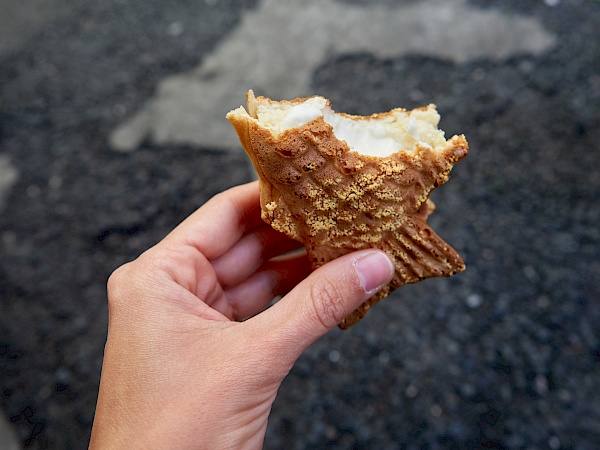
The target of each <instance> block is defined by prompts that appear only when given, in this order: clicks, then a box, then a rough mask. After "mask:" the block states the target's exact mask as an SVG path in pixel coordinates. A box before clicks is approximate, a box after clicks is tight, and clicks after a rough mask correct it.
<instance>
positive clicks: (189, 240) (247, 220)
mask: <svg viewBox="0 0 600 450" xmlns="http://www.w3.org/2000/svg"><path fill="white" fill-rule="evenodd" d="M259 197H260V194H259V189H258V181H254V182H251V183H247V184H243V185H240V186H236V187H233V188H231V189H228V190H226V191H223V192H221V193H219V194H217V195H215V196H214V197H213V198H212V199H210V200H209V201H208V202H206V203H205V204H204V205H203V206H201V207H200V208H199V209H197V210H196V211H195V212H194V213H192V214H191V215H190V216H189V217H188V218H187V219H185V220H184V221H183V222H181V224H179V225H178V226H177V227H176V228H175V229H174V230H173V231H172V232H171V233H170V234H169V235H168V236H167V237H166V238H165V241H167V242H170V243H174V244H176V245H186V246H191V247H193V248H195V249H196V250H198V251H199V252H200V253H202V254H203V255H204V256H205V257H206V258H207V259H209V260H210V259H214V258H217V257H218V256H221V255H222V254H223V253H225V252H226V251H227V250H229V249H230V248H231V247H232V246H233V245H234V244H235V243H236V242H237V241H238V240H239V239H240V238H241V237H242V236H243V235H244V234H245V233H247V232H248V231H250V230H252V229H253V228H256V227H257V226H259V225H262V224H263V223H264V222H263V221H262V219H261V218H260V198H259Z"/></svg>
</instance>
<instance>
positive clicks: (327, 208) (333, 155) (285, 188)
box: [227, 93, 468, 329]
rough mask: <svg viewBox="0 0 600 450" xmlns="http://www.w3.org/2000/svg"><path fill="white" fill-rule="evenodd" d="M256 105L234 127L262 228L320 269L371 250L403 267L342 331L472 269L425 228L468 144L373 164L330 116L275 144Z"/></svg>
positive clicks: (454, 141)
mask: <svg viewBox="0 0 600 450" xmlns="http://www.w3.org/2000/svg"><path fill="white" fill-rule="evenodd" d="M257 101H260V98H259V100H256V99H254V96H253V94H251V93H249V96H248V108H249V110H250V111H251V112H252V113H251V115H247V114H245V111H243V110H236V111H232V112H231V113H229V114H228V116H227V118H228V119H229V120H230V121H231V123H232V124H233V126H234V127H235V129H236V131H237V133H238V135H239V138H240V141H241V143H242V146H243V147H244V149H245V150H246V152H247V153H248V156H249V157H250V159H251V160H252V163H253V165H254V167H255V168H256V171H257V173H258V177H259V180H260V189H261V196H260V201H261V209H262V217H263V219H264V220H265V221H266V222H267V223H269V224H271V226H272V227H273V228H275V229H276V230H278V231H281V232H283V233H285V234H286V235H288V236H290V237H292V238H294V239H297V240H299V241H301V242H303V243H304V244H305V246H306V249H307V251H308V255H309V257H310V259H311V263H312V267H313V269H316V268H317V267H319V266H321V265H323V264H325V263H327V262H328V261H331V260H332V259H335V258H337V257H339V256H341V255H344V254H346V253H349V252H351V251H354V250H359V249H365V248H378V249H381V250H383V251H385V252H386V253H387V254H388V255H389V256H390V258H391V259H392V261H393V262H394V264H395V267H396V273H395V276H394V278H393V279H392V281H391V282H390V284H389V285H388V286H386V287H385V288H384V289H383V290H382V291H380V292H379V293H378V294H376V295H375V296H373V297H372V298H371V299H369V300H368V301H367V302H366V303H365V304H364V305H362V306H361V307H360V308H358V309H357V310H356V311H354V312H353V313H352V314H351V315H350V316H348V317H347V318H346V319H344V321H343V322H342V323H341V324H340V328H342V329H345V328H348V327H349V326H351V325H352V324H354V323H356V322H357V321H358V320H360V319H361V318H362V317H363V316H364V315H365V314H366V312H367V310H368V309H369V308H370V307H371V305H373V304H374V303H376V302H377V301H379V300H381V299H382V298H385V297H386V296H387V295H389V293H391V292H392V291H393V290H394V289H396V288H398V287H400V286H402V285H404V284H407V283H416V282H418V281H421V280H423V279H425V278H430V277H436V276H450V275H453V274H456V273H458V272H461V271H462V270H464V268H465V265H464V263H463V261H462V259H461V258H460V256H459V255H458V254H457V253H456V252H455V251H454V249H452V248H451V247H450V246H449V245H448V244H446V243H445V242H444V241H443V240H442V239H441V238H440V237H439V236H438V235H437V234H436V233H435V232H434V231H433V230H432V229H431V228H430V227H429V226H428V225H427V223H426V219H427V216H428V214H429V213H430V212H431V211H432V210H433V207H434V205H433V203H432V202H431V201H430V200H429V195H430V194H431V192H432V191H433V189H435V188H436V187H438V186H440V185H442V184H444V183H445V182H446V181H448V179H449V174H450V171H451V169H452V167H453V166H454V164H455V163H456V162H457V161H459V160H460V159H461V158H463V157H464V156H465V155H466V154H467V152H468V144H467V141H466V139H465V138H464V136H454V137H453V138H451V139H450V140H449V141H448V143H447V145H446V147H445V148H444V149H442V150H438V151H434V150H433V149H432V148H430V147H428V146H427V145H419V144H417V151H416V152H414V154H413V153H409V152H403V151H400V152H397V153H394V154H393V155H391V156H387V157H374V156H366V155H362V154H359V153H356V152H354V151H351V150H350V148H349V147H348V145H347V144H346V142H345V141H340V140H338V139H337V138H336V136H335V135H334V133H333V129H332V127H331V126H330V125H329V124H327V123H326V122H325V120H324V119H323V117H319V118H317V119H315V120H313V121H311V122H309V123H308V124H306V125H304V126H302V127H298V128H293V129H290V130H286V131H284V132H282V133H281V134H279V135H277V136H274V135H273V134H272V133H271V132H270V131H269V130H268V129H266V128H264V127H262V126H261V125H260V124H259V123H258V121H257V120H256V119H255V117H252V116H256V103H255V102H257ZM301 101H302V99H299V100H297V101H293V102H292V103H296V102H301ZM375 116H377V115H375ZM375 116H372V117H375ZM379 116H380V115H379Z"/></svg>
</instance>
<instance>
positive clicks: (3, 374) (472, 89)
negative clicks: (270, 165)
mask: <svg viewBox="0 0 600 450" xmlns="http://www.w3.org/2000/svg"><path fill="white" fill-rule="evenodd" d="M41 1H42V0H40V2H41ZM57 2H58V0H54V1H53V2H52V3H53V4H58V3H57ZM8 3H10V2H6V1H4V2H1V1H0V8H2V7H4V8H6V7H7V6H6V5H7V4H8ZM59 3H60V5H63V6H66V9H62V10H61V11H64V12H61V14H59V15H56V16H52V17H51V18H50V19H48V20H45V19H44V20H41V21H39V22H36V23H38V24H39V26H37V25H36V30H35V32H33V33H31V32H29V31H27V30H26V28H22V29H21V28H19V27H13V29H14V30H16V31H14V33H17V34H18V33H19V32H20V30H22V32H23V36H24V37H23V38H21V39H20V40H19V42H20V43H21V44H19V46H18V51H13V50H6V51H3V52H2V53H0V99H1V100H0V155H1V156H0V161H2V162H1V167H2V169H1V170H2V172H1V173H2V174H3V182H4V186H7V187H5V188H4V189H3V195H2V197H3V198H4V208H3V210H2V211H1V213H0V383H1V385H0V407H1V408H2V409H3V410H4V416H5V417H8V418H10V420H9V421H8V422H7V424H8V426H9V427H10V429H12V430H13V432H14V433H15V434H16V436H17V440H18V442H19V443H20V444H21V445H22V446H23V447H27V448H34V449H38V448H40V449H46V448H59V449H63V448H85V446H86V445H87V441H88V439H89V432H90V428H91V424H92V421H93V413H94V406H95V402H96V393H97V387H98V379H99V373H100V367H101V363H102V349H103V345H104V340H105V337H106V318H107V311H106V292H105V283H106V279H107V277H108V275H109V274H110V272H111V271H112V270H114V269H115V268H116V267H117V266H119V265H120V264H122V263H124V262H126V261H128V260H131V259H133V258H135V257H136V256H137V255H139V254H140V253H141V252H143V251H144V250H145V249H146V248H148V247H149V246H151V245H153V244H154V243H155V242H156V241H158V240H159V239H161V238H162V237H163V236H164V235H165V234H166V233H168V231H169V230H170V229H172V228H173V227H174V226H175V225H176V224H177V223H179V222H180V221H181V220H182V219H183V218H184V217H186V216H187V215H188V214H189V213H191V212H192V211H193V210H195V209H196V208H197V207H198V206H199V205H201V204H202V203H204V202H205V201H206V200H207V199H208V198H210V197H211V196H212V195H214V194H215V193H217V192H220V191H222V190H223V189H226V188H228V187H229V186H231V185H234V184H238V183H241V182H244V181H247V180H249V179H250V178H252V176H253V174H252V173H251V172H250V170H249V166H248V161H247V158H246V156H245V155H244V154H243V152H242V151H241V150H240V148H239V146H238V145H237V143H236V142H235V134H234V132H233V130H229V135H228V137H225V135H224V134H222V136H221V138H222V139H220V138H219V137H218V136H219V133H225V132H226V131H225V130H228V129H229V128H228V127H229V124H228V123H227V121H226V120H225V119H224V115H225V113H226V112H227V111H228V109H229V108H231V107H232V106H237V105H238V104H240V103H242V102H243V91H244V90H245V89H246V88H248V87H253V88H255V89H256V90H257V93H259V94H267V95H273V93H280V94H281V96H282V97H290V96H293V95H295V93H296V92H299V93H300V92H307V93H313V92H315V93H319V94H322V95H325V96H327V97H329V98H330V99H331V100H332V103H333V105H334V107H335V108H336V109H337V110H339V111H345V112H349V113H353V114H369V113H373V112H378V111H385V110H387V109H390V108H392V107H397V106H403V107H414V106H419V105H422V104H424V103H429V102H434V103H436V104H437V105H438V109H439V110H440V112H441V114H442V127H443V128H444V129H445V130H446V131H447V132H448V134H453V133H465V134H466V135H467V138H468V139H469V142H470V144H471V153H470V155H469V156H468V157H467V158H466V159H465V160H464V161H461V163H460V164H459V165H458V166H457V167H456V168H455V170H454V171H453V178H452V180H451V181H450V182H449V183H448V184H447V185H445V186H443V187H442V188H441V189H439V190H438V191H436V192H435V198H434V200H435V201H436V204H437V206H438V208H437V210H436V212H435V214H434V215H433V216H432V217H431V219H430V222H431V224H432V226H433V228H434V229H435V230H437V231H438V232H439V233H440V235H441V236H442V237H443V238H444V239H445V240H446V241H447V242H449V243H450V244H451V245H453V246H454V247H455V248H456V249H457V250H458V251H459V253H461V255H463V257H464V258H465V261H466V263H467V271H466V272H464V273H463V274H461V275H459V276H457V277H454V278H451V279H436V280H429V281H427V282H424V283H421V284H418V285H414V286H406V287H403V288H402V289H401V290H400V291H398V292H397V293H396V295H394V296H392V297H391V298H389V299H387V300H385V301H384V302H382V303H381V304H379V305H377V306H376V307H375V308H373V310H372V311H370V312H369V314H368V315H367V317H366V318H365V319H364V320H363V321H361V323H359V324H357V325H356V326H355V327H352V328H351V329H350V330H348V331H346V332H341V331H339V330H335V331H333V332H332V333H330V334H328V335H327V336H325V337H324V338H323V339H322V340H320V341H319V342H317V343H316V344H315V345H314V346H313V347H311V348H310V349H308V351H307V352H306V353H305V354H304V355H303V356H302V357H301V358H300V359H299V361H298V363H297V364H296V366H295V367H294V368H293V370H292V371H291V373H290V375H289V377H288V378H287V379H286V380H285V381H284V383H283V385H282V388H281V390H280V393H279V395H278V397H277V400H276V402H275V404H274V406H273V410H272V414H271V418H270V422H269V427H268V430H267V439H266V442H265V448H267V449H278V448H286V449H287V448H290V449H304V448H330V449H331V448H340V449H345V448H376V449H387V448H390V449H392V448H399V447H400V448H407V449H413V448H431V449H445V448H504V449H510V448H519V449H521V448H523V449H552V450H554V449H563V448H564V449H573V450H588V449H589V450H592V449H596V448H597V444H598V442H600V389H598V386H599V381H598V373H599V372H600V366H599V364H600V325H599V324H600V292H599V286H600V279H599V274H600V261H599V260H598V255H599V254H600V231H599V228H598V223H600V208H599V207H598V205H600V198H599V197H598V193H599V192H600V176H599V172H598V171H597V170H593V168H595V167H598V165H599V164H600V160H599V158H600V156H599V155H600V147H599V145H600V144H599V143H600V108H599V106H598V105H600V3H598V2H597V1H591V0H562V1H560V2H556V1H553V2H550V1H546V2H544V1H541V0H540V1H530V2H523V1H522V0H469V1H468V2H466V1H458V0H452V1H448V2H440V3H434V2H433V1H431V0H428V1H423V2H420V1H418V0H335V1H333V0H330V1H327V2H323V3H322V5H323V8H324V9H320V10H318V11H320V12H321V13H323V15H325V16H328V15H331V14H335V15H336V17H331V16H329V17H320V18H315V17H314V15H313V16H310V14H314V11H315V4H316V3H315V2H312V1H306V2H297V3H294V2H280V3H282V4H283V5H279V4H276V3H274V2H268V1H266V0H263V1H259V0H219V1H214V0H210V1H209V0H206V1H197V0H174V1H172V2H164V1H160V0H127V1H123V0H105V1H102V2H79V3H78V6H77V7H76V8H70V7H69V6H70V5H72V4H73V3H71V2H69V1H68V0H64V2H63V1H61V2H59ZM48 4H50V3H48ZM22 5H23V6H22V7H23V8H25V6H26V5H30V6H29V7H30V8H32V6H31V5H33V7H35V4H33V3H28V2H27V3H22ZM265 5H271V9H269V10H265ZM291 5H297V9H293V8H294V7H293V6H291ZM9 6H10V7H14V2H12V4H11V5H9ZM63 6H61V8H62V7H63ZM300 6H305V8H304V10H303V9H302V8H300ZM40 8H43V5H41V6H40ZM311 8H312V9H311ZM428 8H429V9H428ZM1 11H2V10H1V9H0V12H1ZM5 11H6V9H5ZM40 11H42V10H40ZM307 11H308V12H307ZM310 11H312V13H311V12H310ZM399 11H401V12H404V13H406V14H408V13H409V12H410V11H413V12H415V11H421V12H423V11H427V12H428V13H430V12H431V11H434V12H435V13H436V14H441V16H440V17H439V18H438V19H436V20H438V22H436V23H447V22H444V20H448V19H447V18H448V17H457V14H458V13H460V14H459V15H458V17H460V18H461V20H460V21H459V22H455V23H454V26H453V27H452V28H451V29H452V30H453V32H455V33H456V34H455V35H456V36H458V35H459V34H460V33H463V31H465V30H471V33H466V37H464V38H463V39H462V40H460V39H459V40H456V39H453V38H452V35H454V34H453V33H451V34H449V35H448V37H447V42H446V39H444V41H443V42H440V40H439V38H438V39H437V40H436V39H434V37H435V33H434V34H431V31H428V28H427V23H428V22H427V21H426V20H424V19H423V17H422V16H419V15H418V14H416V13H415V14H414V15H413V19H414V22H411V24H413V25H415V24H419V26H422V29H420V28H419V30H416V31H414V32H413V34H411V38H410V39H408V40H405V39H404V38H403V39H402V40H401V41H399V43H398V46H397V48H395V47H394V46H392V45H389V44H387V43H386V42H389V41H390V40H391V39H393V36H395V33H396V32H397V33H398V36H399V37H404V36H405V34H403V33H406V31H407V30H406V29H397V30H396V29H395V28H394V27H390V26H389V25H388V24H389V21H388V18H387V14H386V15H385V17H382V16H381V13H382V12H386V13H389V15H390V17H396V18H397V20H398V23H405V22H403V21H404V20H405V19H403V17H401V15H400V14H399V13H398V12H399ZM448 11H450V12H448ZM30 12H31V14H32V15H31V17H35V15H36V14H37V12H36V11H33V10H32V11H30ZM41 13H42V15H43V11H42V12H41ZM276 13H277V14H280V15H281V14H283V15H284V16H283V17H280V16H277V15H276ZM325 13H327V14H325ZM442 13H443V14H442ZM378 14H379V15H378ZM423 14H425V13H424V12H423ZM295 17H305V18H309V19H310V18H311V17H312V18H313V19H314V20H315V21H316V23H318V24H321V27H320V28H318V29H320V30H321V31H320V32H319V33H320V34H321V35H322V39H323V40H325V41H327V43H328V45H329V46H328V47H325V48H323V46H322V45H321V43H322V41H321V40H319V41H318V42H316V43H314V44H313V45H315V46H316V47H315V48H316V50H318V51H316V52H315V55H316V56H315V55H312V54H306V53H305V49H303V48H302V47H299V48H298V53H297V55H294V50H295V48H296V45H295V44H297V41H298V39H299V38H296V40H295V41H294V39H293V37H294V36H301V35H305V34H307V33H310V32H311V27H309V26H308V25H306V24H302V23H301V22H298V21H297V20H296V19H295ZM344 17H346V18H347V19H348V20H350V19H351V18H353V19H352V20H353V21H354V22H352V21H351V22H348V24H350V25H352V24H355V23H356V21H360V18H363V21H364V22H365V23H368V25H369V26H368V27H367V28H368V29H369V30H371V32H372V33H375V34H374V37H373V41H372V42H371V41H369V42H368V45H367V47H361V45H362V44H361V43H360V42H358V40H356V39H355V37H351V38H345V35H344V32H343V31H344V30H340V29H339V28H340V27H342V25H343V23H344V22H343V20H345V19H344ZM444 17H446V19H444ZM269 18H270V19H269ZM367 18H368V19H369V20H367ZM486 18H487V19H486ZM267 19H268V20H267ZM475 19H477V20H475ZM492 19H495V20H492ZM486 20H491V21H492V22H497V21H500V23H501V24H502V26H501V27H494V26H493V24H490V25H489V27H488V26H486V27H479V28H478V26H477V24H478V23H488V22H486ZM274 22H277V24H276V25H275V24H274ZM335 23H338V24H342V25H338V26H337V27H331V29H328V26H329V25H327V24H335ZM311 24H312V23H311ZM378 24H379V25H380V26H379V27H378V26H377V25H378ZM383 24H385V25H386V26H385V27H383V26H382V25H383ZM251 25H252V26H251ZM313 25H314V24H313ZM463 25H464V27H463V28H464V30H463V28H461V26H463ZM258 26H264V27H266V28H269V30H271V31H272V33H273V35H272V36H271V37H269V36H265V35H264V33H262V31H260V30H254V29H253V27H258ZM292 26H293V28H294V29H293V30H291V31H290V30H289V27H292ZM353 26H354V28H352V27H348V28H347V29H346V31H347V32H348V34H353V33H357V34H356V37H359V36H361V34H360V33H362V32H363V31H362V30H358V29H357V27H356V26H355V25H353ZM295 27H298V28H299V30H296V29H295ZM523 27H525V28H523ZM342 28H343V27H342ZM367 28H365V30H367ZM519 29H526V30H529V32H528V33H527V36H525V38H523V39H522V40H515V39H514V36H513V34H517V32H518V30H519ZM503 30H504V31H503ZM509 30H510V31H509ZM241 31H244V33H243V34H240V33H241ZM359 31H360V32H359ZM438 31H439V30H438ZM365 33H366V31H365ZM486 33H488V34H486ZM15 36H16V35H15ZM332 36H334V37H332ZM428 36H429V37H428ZM528 36H534V37H535V36H537V38H536V39H534V40H533V41H529V40H528V39H527V37H528ZM290 37H291V38H290ZM416 37H418V39H416ZM430 38H431V40H429V41H428V42H430V43H433V44H435V45H434V46H429V45H424V44H423V43H422V40H425V41H426V40H427V39H430ZM253 39H256V40H257V41H256V42H253ZM280 42H285V43H287V45H288V46H289V47H288V50H289V51H288V52H287V53H289V54H291V55H292V56H296V57H297V58H300V57H301V58H305V60H304V63H305V66H306V67H307V68H308V69H305V68H304V66H303V65H302V64H300V65H298V61H292V63H293V64H292V63H288V62H286V61H287V59H286V58H283V57H281V58H282V59H279V57H278V59H267V57H266V56H257V54H256V53H254V52H255V51H256V49H257V47H258V48H260V49H261V51H264V52H263V53H264V54H265V55H280V56H281V53H280V50H277V46H276V44H278V43H280ZM374 42H381V44H377V45H375V44H374ZM535 42H537V44H534V43H535ZM257 43H258V45H257ZM348 43H352V45H351V46H348V45H347V44H348ZM473 43H475V44H477V45H473ZM496 43H497V44H498V47H496ZM456 45H459V46H461V45H462V46H466V48H470V49H471V50H468V51H467V50H464V49H463V50H461V52H462V53H454V50H452V49H453V48H457V47H455V46H456ZM479 45H481V48H483V49H486V50H485V51H481V52H479V47H478V46H479ZM5 48H8V47H5ZM13 48H15V47H13ZM228 48H229V49H230V50H227V49H228ZM240 48H241V49H242V50H244V51H242V52H241V56H239V58H241V59H242V62H243V61H248V60H246V59H243V58H246V55H245V53H246V52H248V53H249V54H251V55H254V56H252V58H259V59H260V58H263V59H260V61H263V62H264V61H266V64H268V65H269V66H270V67H271V70H266V71H265V70H262V69H264V67H259V68H257V69H256V70H251V67H252V64H251V63H250V62H248V63H247V65H241V64H240V65H238V64H237V62H236V61H231V55H240V51H239V49H240ZM439 48H443V49H445V50H444V53H443V54H441V53H439ZM473 49H475V50H473ZM499 49H505V50H502V52H500V51H499ZM507 49H508V50H507ZM457 52H458V50H457ZM478 52H479V53H478ZM287 53H286V54H285V55H284V56H286V57H287V56H289V55H287ZM461 54H462V55H463V56H462V57H461V56H457V55H461ZM317 56H318V57H317ZM252 58H250V61H254V59H252ZM289 59H291V60H294V58H289ZM288 64H290V65H288ZM280 65H281V66H284V67H288V70H290V71H291V72H288V73H285V71H280V69H279V67H280ZM208 67H213V68H214V69H218V70H219V71H220V72H219V71H216V70H214V71H208V70H207V68H208ZM299 67H300V68H301V69H302V71H300V70H299V69H298V68H299ZM294 68H295V70H292V69H294ZM296 71H298V73H296ZM232 72H233V73H232ZM199 73H202V74H203V77H199V75H198V74H199ZM273 74H279V75H278V76H277V77H275V76H274V75H273ZM247 76H248V78H245V77H247ZM298 77H300V78H301V80H304V81H298ZM228 83H231V84H228ZM261 83H262V84H263V86H261ZM228 86H230V87H231V89H235V90H237V91H239V93H237V94H235V95H234V93H233V92H232V93H227V92H225V91H226V89H227V87H228ZM207 89H209V90H210V89H213V90H214V91H215V96H214V98H213V97H211V96H210V95H208V96H207V95H206V90H207ZM269 89H272V91H270V90H269ZM303 89H304V91H303ZM170 90H172V92H171V93H170ZM288 93H289V95H288ZM171 94H172V95H171ZM217 94H218V95H217ZM229 95H231V96H229ZM163 96H164V98H165V99H168V102H169V104H170V105H171V107H172V109H171V110H169V109H165V112H164V114H166V116H165V117H162V119H165V120H166V119H170V118H171V117H170V115H171V114H173V121H174V124H173V125H172V127H171V125H170V124H169V127H170V128H167V129H169V130H171V131H169V132H168V133H166V132H165V135H164V136H166V138H165V140H164V141H159V140H157V139H156V138H155V137H153V136H154V135H158V131H157V130H158V129H159V128H158V125H156V124H155V123H154V122H153V121H156V117H155V118H152V117H150V118H148V117H144V114H148V115H149V116H152V115H153V114H158V112H157V111H158V110H157V109H156V108H155V107H154V106H153V105H157V104H159V103H161V102H162V99H163ZM219 96H221V97H219ZM196 97H201V98H202V101H203V102H206V108H207V109H206V111H208V112H206V111H205V112H202V111H204V110H201V109H202V108H200V109H195V108H196V106H194V105H196V104H197V103H199V100H198V99H197V98H196ZM239 97H242V98H239ZM220 99H221V100H220ZM227 99H229V100H227ZM166 102H167V101H166V100H165V103H166ZM221 102H222V103H221ZM227 102H231V103H232V105H229V104H226V103H227ZM190 105H191V106H190ZM178 108H179V109H180V110H182V111H184V112H185V114H184V116H185V115H187V119H192V120H191V121H190V122H191V123H194V127H195V132H196V133H197V135H198V136H199V135H204V133H206V135H207V136H212V137H210V138H209V137H206V138H205V137H200V138H198V137H194V138H190V136H193V133H192V132H190V130H189V129H187V128H186V127H188V125H186V122H185V121H181V122H177V120H176V119H175V117H177V115H176V114H175V112H176V110H177V109H178ZM168 111H170V112H168ZM167 112H168V113H167ZM209 112H210V115H209ZM140 114H141V115H140ZM161 114H163V113H162V112H161ZM136 117H137V118H139V117H141V118H142V119H141V120H140V121H141V122H143V124H144V125H143V126H142V127H141V130H142V132H141V134H140V135H139V136H141V137H139V136H137V137H136V135H135V133H133V134H132V136H131V140H130V143H131V142H132V143H133V144H131V148H134V150H130V151H127V152H115V151H114V149H113V148H111V147H110V145H109V141H110V137H111V136H113V138H114V134H113V132H114V130H118V129H128V126H129V124H130V123H131V122H130V120H132V118H136ZM157 117H161V116H160V115H159V116H157ZM175 122H177V123H179V124H176V123H175ZM149 123H150V124H152V125H148V124H149ZM213 124H214V125H215V126H218V127H221V128H220V130H221V131H218V132H216V133H217V134H216V136H217V137H214V136H213V135H212V134H211V133H212V131H211V128H212V126H213ZM216 124H218V125H216ZM198 131H201V133H198ZM161 133H162V131H161ZM169 133H172V134H169ZM161 136H163V135H162V134H161ZM140 139H142V141H141V142H140ZM194 139H197V140H194ZM226 140H228V142H230V143H229V144H225V142H227V141H226ZM6 174H16V176H15V175H9V176H7V175H6ZM7 180H8V181H9V182H7ZM165 401H168V396H166V397H165ZM0 442H1V440H0Z"/></svg>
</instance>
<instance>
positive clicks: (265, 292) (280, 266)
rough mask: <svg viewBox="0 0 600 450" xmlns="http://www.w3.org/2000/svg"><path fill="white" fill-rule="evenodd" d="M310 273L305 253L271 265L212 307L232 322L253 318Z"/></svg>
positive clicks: (227, 292) (295, 254)
mask: <svg viewBox="0 0 600 450" xmlns="http://www.w3.org/2000/svg"><path fill="white" fill-rule="evenodd" d="M310 272H311V268H310V262H309V260H308V256H307V255H306V252H299V253H294V254H291V255H287V256H286V257H284V258H281V259H277V260H272V261H269V262H267V263H266V264H265V265H264V266H263V267H262V268H261V269H260V270H259V271H257V272H256V273H254V274H253V275H252V276H251V277H250V278H247V279H245V280H244V281H242V282H241V283H239V284H237V285H235V286H233V287H231V288H230V289H228V290H227V291H225V293H224V295H223V296H222V297H221V298H220V299H219V300H218V301H215V302H214V303H213V304H212V305H211V307H212V308H214V309H216V310H217V311H219V312H221V313H222V314H225V315H226V316H227V317H229V318H230V319H232V320H240V319H244V318H246V317H250V316H253V315H255V314H256V313H258V312H260V311H261V310H262V309H264V308H265V306H267V305H268V304H269V303H270V302H271V300H273V298H275V297H276V296H278V295H284V294H287V293H288V292H289V291H291V290H292V289H293V288H294V287H295V286H296V285H297V284H298V283H299V282H300V281H302V280H304V279H305V278H306V277H307V276H308V275H309V274H310Z"/></svg>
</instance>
